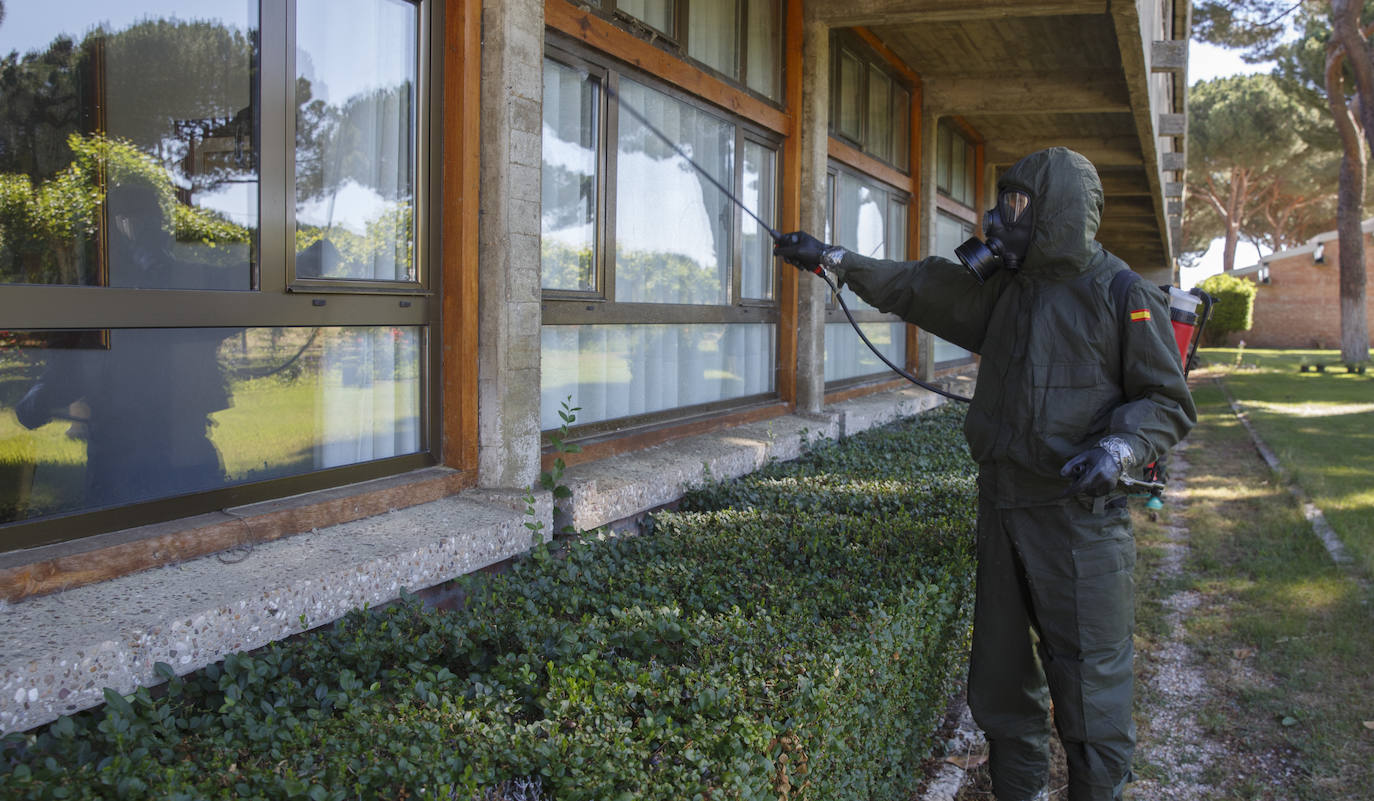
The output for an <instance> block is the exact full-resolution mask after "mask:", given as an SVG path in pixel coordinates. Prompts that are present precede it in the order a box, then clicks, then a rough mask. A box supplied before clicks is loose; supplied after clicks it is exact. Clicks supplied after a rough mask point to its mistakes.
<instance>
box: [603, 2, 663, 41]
mask: <svg viewBox="0 0 1374 801" xmlns="http://www.w3.org/2000/svg"><path fill="white" fill-rule="evenodd" d="M675 6H676V3H674V2H673V0H615V7H616V9H617V10H619V11H623V12H625V13H626V14H629V15H630V16H632V17H634V18H636V19H638V20H639V21H641V22H643V23H645V24H646V25H649V26H650V27H653V28H657V29H658V30H660V31H663V32H664V33H666V34H668V35H669V36H676V35H677V30H676V28H677V26H676V25H674V24H673V17H674V16H675V14H674V8H675Z"/></svg>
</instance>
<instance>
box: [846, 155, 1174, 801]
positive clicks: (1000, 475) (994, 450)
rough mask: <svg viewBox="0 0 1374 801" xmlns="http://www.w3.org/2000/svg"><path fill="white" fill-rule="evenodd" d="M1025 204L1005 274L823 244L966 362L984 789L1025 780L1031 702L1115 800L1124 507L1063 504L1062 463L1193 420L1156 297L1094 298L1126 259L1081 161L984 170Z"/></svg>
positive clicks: (1121, 759)
mask: <svg viewBox="0 0 1374 801" xmlns="http://www.w3.org/2000/svg"><path fill="white" fill-rule="evenodd" d="M1008 189H1019V190H1021V191H1024V192H1026V193H1028V194H1029V195H1030V197H1031V199H1032V200H1031V209H1032V212H1033V213H1034V229H1033V235H1032V238H1031V241H1030V246H1029V249H1028V251H1027V252H1026V255H1025V258H1024V260H1023V261H1022V264H1021V267H1020V269H1019V270H1016V271H1011V270H1006V269H1003V270H1001V271H999V272H996V273H994V274H993V275H992V276H991V277H990V278H988V280H987V281H986V283H979V281H978V280H977V279H976V278H975V277H974V276H973V274H972V273H971V272H969V270H967V269H966V268H965V267H964V266H963V265H961V264H958V263H956V262H952V261H950V260H948V259H944V258H940V257H938V256H933V257H930V258H927V259H922V260H920V261H917V262H893V261H882V260H876V259H869V258H865V257H863V256H860V255H856V254H853V253H846V254H844V255H843V258H842V260H841V261H840V263H839V265H838V266H837V267H836V268H835V272H836V274H837V275H838V276H839V277H840V279H841V280H842V281H843V282H844V283H846V284H847V285H848V286H849V287H851V288H852V289H853V290H854V291H855V292H857V293H858V294H859V296H860V297H862V298H864V299H865V300H867V301H868V302H869V303H871V304H873V305H874V306H876V307H878V308H879V309H881V310H882V311H885V312H889V313H894V314H897V315H900V316H901V317H902V318H903V319H905V320H907V321H908V322H911V323H914V324H916V325H918V326H920V327H922V328H924V329H926V330H928V331H930V332H931V333H934V334H936V335H938V336H940V337H942V338H944V339H946V340H948V341H950V342H952V343H954V344H955V345H958V346H960V347H963V348H966V349H968V350H971V351H973V352H975V353H977V354H979V355H980V356H981V362H980V364H979V368H978V383H977V388H976V391H975V392H974V395H973V402H972V403H971V404H970V406H969V411H968V416H967V419H966V421H965V424H964V433H965V435H966V436H967V438H968V443H969V447H970V450H971V452H972V454H973V458H974V459H975V460H976V461H977V462H978V466H979V473H978V486H979V520H978V560H979V561H978V594H977V602H976V609H975V616H974V631H973V652H972V657H971V660H970V667H969V703H970V706H971V708H972V710H973V714H974V718H975V719H976V720H977V722H978V724H979V725H980V726H981V727H982V728H983V730H984V731H985V732H986V733H987V735H988V739H989V741H990V743H991V756H990V765H991V770H992V777H993V784H994V788H995V791H996V793H997V797H998V798H999V799H1001V801H1022V800H1023V799H1030V798H1034V797H1035V796H1036V795H1037V793H1039V792H1041V791H1042V790H1043V789H1044V788H1045V786H1046V781H1047V778H1048V764H1049V749H1048V740H1049V710H1050V700H1051V699H1053V701H1054V723H1055V725H1056V727H1057V728H1058V731H1059V735H1060V739H1061V741H1062V742H1063V745H1064V747H1065V750H1066V752H1067V756H1068V763H1069V773H1070V784H1069V796H1068V797H1069V798H1070V799H1072V800H1073V801H1087V800H1088V799H1104V800H1105V799H1115V798H1118V797H1119V796H1120V793H1121V790H1122V788H1123V787H1124V785H1125V784H1126V782H1127V781H1128V780H1129V779H1130V776H1131V770H1130V766H1131V753H1132V749H1133V747H1134V742H1135V729H1134V725H1133V724H1132V721H1131V702H1132V680H1133V677H1132V666H1131V662H1132V657H1133V651H1132V643H1131V634H1132V629H1133V627H1134V606H1133V603H1134V602H1133V594H1134V583H1133V578H1132V570H1133V568H1134V565H1135V543H1134V540H1133V538H1132V531H1131V523H1130V517H1129V514H1128V512H1127V509H1126V504H1125V499H1124V497H1123V496H1121V495H1120V493H1115V494H1113V495H1109V496H1107V498H1106V499H1105V502H1104V499H1096V502H1094V500H1095V499H1090V498H1086V497H1071V498H1065V497H1063V496H1064V493H1065V491H1066V489H1067V488H1068V487H1069V485H1070V481H1069V479H1066V478H1064V477H1062V476H1061V475H1060V470H1061V468H1063V467H1064V465H1065V463H1066V462H1067V461H1068V460H1070V459H1072V458H1073V457H1074V456H1076V455H1077V454H1080V453H1083V452H1084V451H1087V450H1089V449H1091V448H1093V447H1094V446H1095V445H1096V444H1097V443H1098V442H1099V440H1101V439H1103V438H1104V437H1108V436H1111V437H1116V438H1119V439H1120V440H1122V441H1124V442H1125V443H1126V444H1127V445H1128V446H1129V448H1130V451H1131V455H1132V456H1133V457H1134V464H1135V465H1137V466H1140V465H1145V464H1148V463H1150V462H1152V461H1155V460H1156V459H1158V458H1160V457H1162V456H1163V455H1164V454H1165V453H1166V452H1167V451H1168V450H1169V449H1170V448H1172V447H1173V446H1174V445H1175V444H1176V443H1177V442H1178V441H1179V440H1180V439H1182V438H1183V437H1184V435H1186V434H1187V433H1188V430H1189V429H1190V428H1191V427H1192V426H1193V424H1194V423H1195V422H1196V419H1197V415H1196V411H1195V409H1194V406H1193V401H1192V397H1191V395H1190V394H1189V392H1188V388H1187V384H1186V383H1185V381H1184V377H1183V371H1182V366H1181V364H1180V359H1179V353H1178V349H1177V346H1176V345H1175V343H1174V338H1173V333H1172V330H1171V326H1170V322H1169V311H1168V307H1167V298H1166V296H1165V295H1164V293H1162V292H1160V291H1159V290H1158V289H1157V288H1156V287H1154V286H1151V285H1149V284H1147V283H1145V282H1142V281H1136V282H1134V283H1133V284H1132V285H1131V287H1130V288H1129V290H1128V295H1127V301H1128V304H1127V309H1128V310H1129V311H1128V312H1127V313H1126V314H1125V315H1123V314H1122V313H1121V311H1120V310H1119V309H1118V306H1117V303H1116V302H1115V301H1114V299H1113V297H1112V293H1111V290H1110V285H1111V282H1112V278H1113V276H1115V275H1116V274H1117V273H1118V272H1119V271H1121V270H1124V269H1127V267H1126V265H1125V264H1124V263H1123V262H1122V261H1121V260H1120V259H1118V258H1116V257H1115V256H1113V255H1111V254H1110V253H1108V252H1107V251H1106V250H1104V249H1103V248H1102V246H1101V245H1100V244H1098V243H1097V241H1096V240H1095V235H1096V233H1097V228H1098V224H1099V222H1100V221H1101V217H1102V202H1103V193H1102V184H1101V181H1100V180H1099V179H1098V176H1097V171H1096V170H1094V169H1093V166H1092V164H1091V163H1090V162H1089V161H1088V160H1087V159H1086V158H1084V157H1083V156H1081V155H1079V154H1077V153H1074V152H1073V151H1070V150H1067V149H1064V148H1050V149H1048V150H1043V151H1039V152H1036V153H1033V154H1031V155H1029V156H1027V157H1025V158H1024V159H1022V160H1021V161H1019V162H1017V163H1016V164H1015V165H1014V166H1013V167H1012V168H1011V169H1010V170H1008V171H1007V172H1006V174H1005V175H1004V176H1003V177H1002V179H1001V180H1000V181H999V182H998V192H999V195H1000V194H1001V193H1002V192H1003V191H1006V190H1008Z"/></svg>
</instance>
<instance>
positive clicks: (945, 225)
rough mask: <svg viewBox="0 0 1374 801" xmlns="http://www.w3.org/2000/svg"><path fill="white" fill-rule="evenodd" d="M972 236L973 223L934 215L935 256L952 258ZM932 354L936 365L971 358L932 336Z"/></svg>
mask: <svg viewBox="0 0 1374 801" xmlns="http://www.w3.org/2000/svg"><path fill="white" fill-rule="evenodd" d="M971 236H973V223H971V222H969V221H967V220H961V219H959V218H958V217H955V216H953V215H950V214H946V213H945V212H943V211H941V212H936V214H935V254H934V255H936V256H944V257H945V258H947V259H953V258H954V249H955V248H956V247H958V246H959V245H960V244H962V243H963V242H965V241H966V240H967V239H968V238H969V237H971ZM931 339H932V340H933V343H934V353H932V355H931V357H932V359H933V360H934V361H935V363H936V364H937V365H938V364H940V363H941V362H958V361H963V360H965V359H969V358H971V357H972V356H973V354H972V353H970V352H969V351H967V350H964V349H963V348H961V347H959V346H958V345H953V344H950V343H949V342H946V341H945V340H943V339H940V338H939V337H937V336H934V335H932V336H931Z"/></svg>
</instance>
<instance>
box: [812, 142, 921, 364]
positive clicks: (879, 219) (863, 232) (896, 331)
mask: <svg viewBox="0 0 1374 801" xmlns="http://www.w3.org/2000/svg"><path fill="white" fill-rule="evenodd" d="M832 170H833V171H832V173H831V180H830V183H829V185H830V186H831V187H832V190H831V198H830V201H831V206H830V210H829V215H828V216H829V219H830V231H829V233H830V235H831V236H832V237H833V241H834V243H835V244H837V245H840V246H841V247H844V248H846V249H848V250H851V251H853V252H855V253H859V254H862V255H865V256H870V257H873V258H879V259H905V258H906V257H907V222H908V220H907V214H908V209H907V198H906V196H905V195H904V194H902V193H899V192H897V191H895V190H893V189H890V188H888V187H887V186H885V185H884V184H881V183H879V182H877V181H874V180H872V179H870V178H868V177H867V176H864V175H862V174H859V173H856V172H852V171H850V170H849V169H848V168H845V167H839V166H835V167H833V168H832ZM840 292H841V295H842V297H843V298H844V302H845V304H846V305H847V306H848V307H849V309H850V311H851V312H853V313H854V318H855V320H856V321H857V322H859V323H860V327H861V328H862V329H863V331H864V334H865V335H866V336H868V338H869V340H870V341H872V343H873V344H874V346H876V347H877V348H878V350H879V351H880V352H882V354H883V355H884V356H886V357H887V358H888V359H890V360H891V361H892V362H893V363H894V364H898V365H901V364H903V363H904V362H905V360H906V333H905V331H906V325H905V323H902V322H900V321H899V320H898V318H896V317H894V316H893V315H888V314H882V313H880V312H878V311H877V310H876V309H875V308H874V307H873V306H870V305H869V304H868V303H866V302H864V301H863V300H862V299H860V298H859V296H858V295H856V294H854V292H853V291H852V290H850V289H848V288H845V289H842V290H840ZM885 370H887V366H886V365H884V364H882V362H881V361H879V360H878V359H877V357H875V356H874V355H873V352H872V351H871V350H869V348H868V346H867V345H865V344H864V343H863V340H861V339H860V338H859V335H858V334H857V333H855V332H854V329H853V327H852V326H851V325H850V324H849V322H848V320H847V319H846V318H845V317H844V312H843V310H842V309H840V308H839V306H838V304H835V305H834V306H832V307H831V308H830V309H829V310H828V311H827V315H826V326H825V379H826V381H828V382H829V381H841V380H845V379H853V378H859V377H862V376H868V375H872V374H874V373H880V372H882V371H885Z"/></svg>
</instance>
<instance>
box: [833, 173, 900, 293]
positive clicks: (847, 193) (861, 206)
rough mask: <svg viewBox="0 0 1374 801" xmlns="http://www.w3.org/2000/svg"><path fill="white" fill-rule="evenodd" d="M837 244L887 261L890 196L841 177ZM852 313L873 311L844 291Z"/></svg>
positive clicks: (851, 177)
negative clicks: (860, 310)
mask: <svg viewBox="0 0 1374 801" xmlns="http://www.w3.org/2000/svg"><path fill="white" fill-rule="evenodd" d="M834 216H835V239H834V243H835V244H837V245H839V246H841V247H843V248H845V249H847V250H851V251H853V252H855V253H858V254H861V255H864V256H869V257H871V258H878V259H881V258H886V257H887V253H888V250H887V247H888V240H887V193H886V192H884V191H883V190H882V189H881V188H879V187H878V186H876V185H874V184H871V183H869V182H867V181H864V180H863V179H861V178H859V177H857V176H855V175H852V174H850V173H847V172H842V173H840V182H839V192H838V197H837V198H836V208H835V215H834ZM841 291H842V292H843V293H844V302H845V303H847V304H849V308H850V309H871V308H873V307H872V306H870V305H868V304H867V303H865V302H864V301H862V300H860V299H859V296H858V295H855V294H854V293H853V291H852V290H850V289H849V288H848V287H846V288H845V289H843V290H841Z"/></svg>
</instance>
